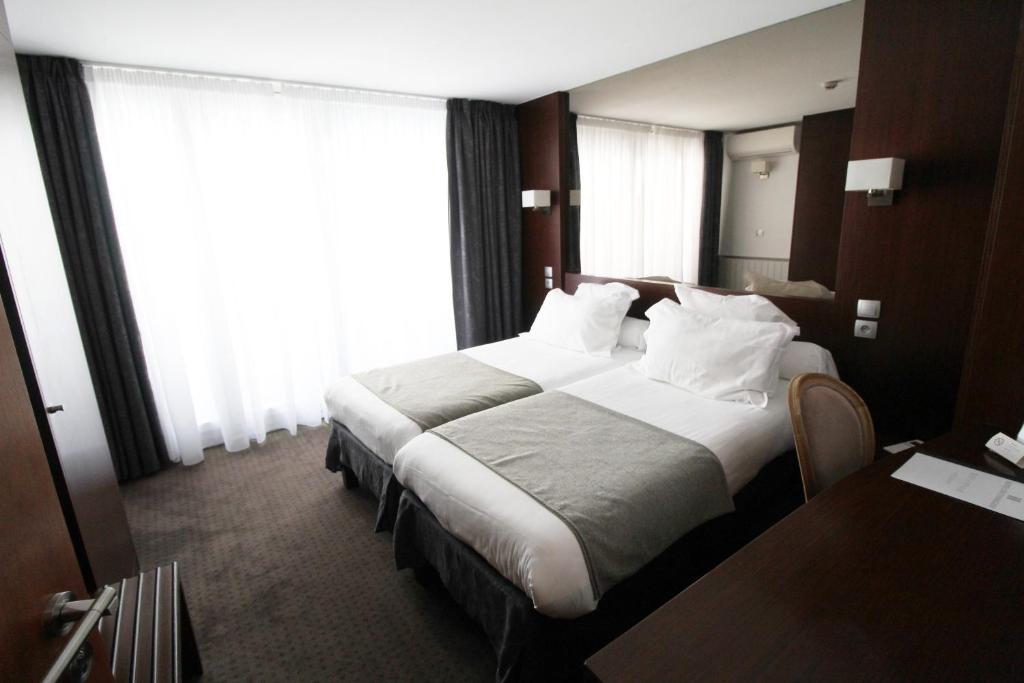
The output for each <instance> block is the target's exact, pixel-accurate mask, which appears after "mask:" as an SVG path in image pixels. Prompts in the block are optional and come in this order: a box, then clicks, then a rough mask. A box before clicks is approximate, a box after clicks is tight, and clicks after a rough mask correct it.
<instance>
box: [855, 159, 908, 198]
mask: <svg viewBox="0 0 1024 683" xmlns="http://www.w3.org/2000/svg"><path fill="white" fill-rule="evenodd" d="M905 163H906V162H905V161H904V160H903V159H896V158H894V157H887V158H885V159H861V160H859V161H851V162H850V163H849V164H848V165H847V167H846V191H847V192H867V193H868V206H889V205H890V204H892V199H893V193H894V192H895V191H896V190H902V189H903V166H904V164H905Z"/></svg>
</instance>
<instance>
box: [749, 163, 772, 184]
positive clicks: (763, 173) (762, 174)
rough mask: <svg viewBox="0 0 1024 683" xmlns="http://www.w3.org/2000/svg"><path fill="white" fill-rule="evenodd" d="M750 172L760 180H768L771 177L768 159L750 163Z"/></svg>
mask: <svg viewBox="0 0 1024 683" xmlns="http://www.w3.org/2000/svg"><path fill="white" fill-rule="evenodd" d="M750 170H751V171H752V172H753V173H754V175H756V176H757V179H758V180H768V176H769V175H771V173H770V170H769V168H768V160H767V159H754V160H753V161H751V162H750Z"/></svg>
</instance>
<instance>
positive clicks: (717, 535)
mask: <svg viewBox="0 0 1024 683" xmlns="http://www.w3.org/2000/svg"><path fill="white" fill-rule="evenodd" d="M802 501H803V495H802V492H801V487H800V473H799V469H798V467H797V464H796V456H795V455H794V454H793V453H792V452H790V453H787V454H785V455H782V456H779V457H778V458H776V459H775V460H773V461H772V462H771V463H769V464H768V465H766V466H765V467H764V469H762V471H761V472H760V474H758V476H757V477H756V478H755V479H754V480H753V481H752V482H750V484H748V485H747V486H746V487H745V488H744V489H743V490H742V491H740V492H739V493H738V494H737V495H736V496H735V502H736V511H735V512H733V513H730V514H728V515H724V516H722V517H719V518H717V519H714V520H711V521H710V522H707V523H705V524H703V525H701V526H699V527H697V528H696V529H694V530H693V531H691V532H690V533H688V534H687V535H686V536H684V537H683V538H681V539H680V540H679V541H677V542H676V543H675V544H674V545H673V546H671V547H670V548H669V549H668V550H666V551H665V552H664V553H662V554H661V555H659V556H658V557H657V558H655V560H653V561H652V562H651V563H650V564H648V565H647V566H646V567H644V568H643V569H641V570H640V571H639V572H638V573H637V574H635V575H634V576H632V577H630V578H629V579H627V580H625V581H623V582H622V583H620V584H619V585H617V586H615V587H614V588H612V589H611V590H610V591H608V592H607V593H606V594H605V596H604V597H603V598H602V599H601V603H600V606H599V607H598V609H597V610H596V611H595V612H592V613H591V614H588V615H585V616H583V617H580V618H578V619H571V620H565V619H553V618H550V617H546V616H544V615H542V614H540V613H539V612H537V611H536V610H535V609H534V608H533V604H532V603H531V602H530V599H529V598H528V597H527V596H526V595H525V594H524V593H523V592H522V591H521V590H519V589H518V588H517V587H516V586H514V585H513V584H512V583H511V582H509V581H508V580H507V579H505V578H504V577H503V576H501V575H500V574H498V572H496V571H495V570H494V569H493V568H492V567H491V566H490V565H489V564H488V563H487V561H486V560H484V559H483V558H482V557H481V556H480V555H478V554H477V553H476V551H474V550H473V549H471V548H470V547H469V546H467V545H465V544H464V543H462V542H461V541H459V540H458V539H456V538H455V537H454V536H452V535H451V534H449V533H448V532H447V531H446V530H445V529H444V528H443V527H442V526H441V525H440V523H439V522H438V521H437V519H436V518H435V517H434V515H433V514H431V512H430V511H429V510H428V509H427V508H426V506H424V505H423V503H422V502H420V500H419V498H417V497H416V496H415V495H414V494H413V493H412V492H411V491H405V492H403V493H402V495H401V497H400V500H399V502H398V509H397V514H396V516H395V523H394V547H395V562H396V564H397V566H398V568H399V569H407V568H411V569H413V570H414V571H415V572H416V574H417V578H419V579H420V580H421V581H423V582H429V581H430V580H435V581H436V580H437V579H439V580H440V582H441V583H442V584H443V585H444V587H445V588H447V590H448V593H449V594H450V595H451V596H452V598H453V599H454V600H455V601H456V602H458V603H459V604H460V605H461V606H462V608H463V609H464V610H465V611H466V613H467V614H468V615H469V616H470V617H471V618H473V619H474V620H475V621H476V622H477V623H478V624H480V626H481V627H482V628H483V630H484V632H485V633H486V634H487V636H488V638H489V640H490V641H491V645H492V647H493V648H494V652H495V655H496V656H497V660H498V662H497V664H498V665H497V671H496V672H495V680H496V681H499V683H504V682H507V681H551V680H576V679H579V678H580V677H581V675H582V674H583V668H582V663H583V660H584V659H586V658H587V657H589V656H590V655H591V654H593V653H594V652H596V651H597V650H598V649H600V648H601V647H603V646H604V645H606V644H607V643H609V642H611V641H612V640H613V639H614V638H616V637H617V636H618V635H620V634H621V633H623V632H624V631H626V630H627V629H628V628H630V627H631V626H633V625H634V624H636V623H637V622H639V621H640V620H641V619H642V618H644V617H645V616H647V615H648V614H650V613H651V612H653V611H654V610H655V609H656V608H657V607H659V606H661V605H662V604H664V603H665V602H667V601H668V600H669V599H670V598H671V597H673V596H674V595H676V594H677V593H679V592H680V591H681V590H683V589H684V588H686V587H687V586H689V585H690V584H691V583H693V582H694V581H696V580H697V579H698V578H700V577H701V576H703V575H704V574H706V573H707V572H708V571H709V570H711V569H712V568H713V567H714V566H715V565H717V564H718V563H719V562H721V561H722V560H724V559H725V558H727V557H728V556H729V555H731V554H732V553H733V552H735V551H736V550H738V549H739V548H741V547H742V546H743V545H745V544H746V543H748V542H749V541H751V540H752V539H753V538H755V537H756V536H757V535H759V534H760V533H761V532H763V531H764V530H765V529H767V528H768V527H769V526H771V525H772V524H774V523H775V522H777V521H778V520H779V519H781V518H782V517H784V516H785V515H787V514H789V512H791V511H792V510H794V509H796V507H797V506H799V505H800V503H801V502H802Z"/></svg>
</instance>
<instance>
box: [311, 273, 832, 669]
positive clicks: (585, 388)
mask: <svg viewBox="0 0 1024 683" xmlns="http://www.w3.org/2000/svg"><path fill="white" fill-rule="evenodd" d="M591 287H593V285H591ZM582 291H583V290H582V289H581V292H582ZM586 291H587V294H588V295H592V296H597V295H600V296H604V294H606V293H608V291H607V290H602V291H600V292H599V291H598V290H596V289H590V290H586ZM630 291H631V292H632V294H631V295H630V296H629V300H623V299H622V298H621V296H619V298H618V299H617V301H616V303H615V304H614V305H613V306H612V308H614V309H615V310H616V311H617V315H618V321H619V324H622V320H623V317H622V316H623V315H624V314H625V311H626V309H627V308H629V307H630V305H632V309H633V311H634V312H639V311H638V309H639V310H641V311H642V310H646V309H647V308H649V307H650V304H651V303H652V301H651V298H650V297H649V296H645V297H639V292H636V291H635V290H630ZM669 291H671V290H669ZM621 293H622V292H621V291H618V294H620V295H621ZM659 293H660V292H659ZM579 296H582V294H580V295H579ZM637 298H640V300H639V301H636V302H635V303H634V302H633V300H635V299H637ZM569 303H579V302H567V304H569ZM546 305H547V304H546ZM602 305H604V304H602ZM549 308H554V307H553V306H552V307H549ZM677 308H678V306H677ZM566 310H567V311H569V309H566ZM609 310H610V309H609ZM559 315H569V316H571V315H574V313H572V311H569V312H567V313H559ZM780 315H781V317H782V318H785V319H786V320H789V319H788V318H786V316H785V315H783V314H781V312H780ZM543 317H544V312H543V310H542V314H541V315H539V316H538V322H537V323H535V326H534V334H532V335H531V336H528V337H520V338H517V339H512V340H507V341H504V342H498V343H496V344H489V345H486V346H482V347H477V348H475V349H467V350H466V351H463V352H459V354H450V356H452V357H439V358H438V359H429V360H428V361H423V362H420V363H414V364H410V365H408V366H400V367H399V368H393V369H386V370H383V371H375V372H374V373H367V374H366V375H363V376H355V377H350V378H345V379H344V380H340V381H339V382H338V383H337V384H336V385H335V386H334V387H332V388H331V390H330V392H329V393H328V396H327V401H328V406H329V408H330V412H331V416H332V420H333V426H332V436H331V443H330V445H329V447H328V456H327V465H328V467H329V468H331V469H333V470H335V471H341V472H343V474H345V476H346V478H347V485H351V484H352V483H353V480H355V479H358V481H359V483H361V484H363V485H366V486H367V487H368V488H370V489H371V491H373V492H374V493H375V494H376V495H378V497H379V498H380V500H381V507H380V513H379V515H378V528H379V529H381V528H383V529H393V530H394V542H395V554H396V560H397V563H398V565H399V567H400V568H402V567H412V568H414V569H417V570H418V571H419V573H420V574H421V575H436V576H439V577H440V579H441V581H442V582H443V584H444V585H445V587H446V588H447V590H448V591H449V593H450V594H451V595H452V597H453V598H454V599H455V600H456V601H457V602H458V603H459V604H461V605H462V607H463V608H464V609H465V610H466V611H467V612H468V613H469V615H470V616H471V617H473V618H474V619H475V620H477V621H478V622H479V623H480V624H481V626H482V627H483V628H484V630H485V632H486V633H487V634H488V636H489V637H490V639H491V642H492V644H493V645H494V648H495V652H496V654H497V658H498V670H497V679H498V680H514V679H518V678H531V679H533V678H538V677H555V676H557V675H558V674H557V672H558V671H559V669H558V667H557V665H556V663H555V659H553V655H555V654H560V655H563V656H562V657H561V659H562V660H563V662H564V661H572V660H573V659H574V658H577V657H578V656H580V655H581V654H585V653H586V652H587V651H588V649H590V648H593V647H597V646H599V645H600V644H602V642H604V641H606V640H607V639H610V638H611V637H613V636H614V635H616V634H617V633H618V632H620V631H621V630H623V629H624V628H626V627H628V626H629V625H630V624H631V623H633V622H635V621H636V619H637V618H639V617H642V616H643V614H645V613H646V611H649V610H650V609H651V608H653V607H654V606H656V605H657V604H659V603H660V602H661V601H662V600H664V599H667V598H668V597H669V596H671V595H672V594H673V593H674V592H675V591H677V590H679V589H681V588H682V587H684V586H685V585H686V583H687V582H689V581H690V580H693V579H695V578H697V576H699V575H700V574H701V573H702V572H703V571H706V570H707V569H709V568H710V566H713V564H714V563H716V562H717V561H719V560H720V559H723V558H724V556H725V555H727V554H728V553H730V552H732V551H733V550H735V549H736V548H737V547H738V546H739V545H742V543H744V542H746V541H747V540H749V538H750V537H751V535H752V534H755V533H756V532H757V531H759V530H760V528H761V527H762V526H764V525H766V524H769V523H771V522H773V521H774V520H775V519H777V518H778V517H779V516H781V514H784V513H785V512H786V511H788V509H790V508H791V507H792V505H794V504H795V503H796V501H798V500H799V498H798V495H799V482H798V480H797V479H796V477H795V468H794V467H792V458H791V457H786V454H787V452H789V451H790V449H791V448H792V433H791V429H790V423H789V415H788V409H787V406H786V388H787V385H788V380H789V378H790V377H791V376H793V373H794V372H797V371H826V372H833V373H834V372H835V370H834V365H832V364H831V363H832V362H831V356H830V355H829V354H828V353H827V351H824V349H821V348H820V347H817V346H814V345H807V344H804V345H803V347H805V348H801V354H802V357H801V358H799V359H797V361H793V360H792V359H791V360H790V362H789V367H784V366H786V365H787V362H786V361H783V362H782V363H781V366H780V364H779V362H778V356H779V355H780V354H778V353H776V355H775V358H776V365H775V367H774V368H773V372H774V375H773V376H772V377H771V378H770V383H771V386H767V385H765V386H762V389H766V390H765V391H764V392H762V396H763V401H760V403H759V402H758V401H751V400H745V401H736V400H720V399H718V398H709V397H707V396H702V395H698V393H693V392H691V391H685V390H682V389H680V388H679V387H678V386H673V384H671V383H669V382H667V381H654V380H653V379H652V378H651V376H652V372H655V370H652V366H651V364H650V363H648V367H646V368H645V367H644V365H643V363H644V361H642V360H641V359H642V358H643V357H644V352H643V351H642V350H641V349H639V348H628V347H629V346H631V345H634V344H635V345H636V346H643V342H642V341H639V342H637V341H636V339H635V333H636V328H637V327H639V326H640V325H642V323H637V321H635V320H634V321H633V322H631V323H630V322H628V320H629V319H627V323H626V324H623V325H622V327H621V328H620V327H619V324H617V325H616V337H617V338H616V339H613V340H612V345H613V346H615V348H614V349H613V350H606V351H607V355H606V356H604V357H602V355H601V354H602V351H601V349H598V352H597V354H596V355H594V354H593V353H582V352H580V350H579V349H575V350H573V349H567V348H559V347H557V346H553V345H551V344H550V343H545V342H544V341H541V340H538V338H537V337H538V334H536V332H537V331H538V330H539V328H540V327H543V325H542V318H543ZM789 322H792V321H789ZM584 327H585V325H584ZM626 327H631V328H633V336H632V337H631V336H630V335H627V333H626ZM663 327H664V326H663ZM540 331H541V332H543V330H540ZM620 332H621V334H620ZM587 334H589V333H588V332H587V331H584V332H583V333H582V336H583V337H584V341H583V342H581V343H582V345H583V346H588V344H589V345H591V346H593V345H594V344H595V343H596V342H594V341H593V340H592V339H589V340H588V339H586V337H587ZM539 336H541V337H543V336H544V335H543V334H541V335H539ZM792 336H793V333H792V332H791V333H790V334H789V335H788V338H787V339H785V340H783V341H782V342H780V343H781V344H782V345H785V344H787V343H788V341H789V339H792ZM556 337H557V335H556ZM647 337H648V338H651V339H652V340H653V339H654V338H655V337H652V335H651V334H648V335H647ZM547 341H549V342H550V341H551V335H550V334H549V335H548V338H547ZM556 341H558V342H559V343H561V341H560V339H557V338H556ZM606 341H607V340H605V342H606ZM573 343H575V342H570V343H568V345H569V346H572V344H573ZM598 346H600V344H598ZM605 346H607V344H606V343H605ZM812 347H813V348H812ZM588 350H590V351H593V349H592V348H591V349H588ZM744 352H746V350H745V349H744ZM649 355H652V356H653V353H652V354H649ZM790 355H793V354H790ZM679 364H680V361H678V360H674V361H673V362H672V363H670V364H669V365H670V366H672V367H671V368H670V369H671V370H672V371H673V372H675V371H677V370H678V368H677V367H676V366H678V365H679ZM684 365H685V363H684ZM687 372H691V373H692V374H700V373H699V372H697V373H693V371H692V370H687ZM787 375H788V376H787ZM702 381H703V380H702ZM766 381H768V380H766ZM705 383H706V382H705ZM410 384H416V385H419V388H418V389H410V388H409V385H410ZM704 393H707V392H704ZM559 634H561V635H566V634H568V637H567V638H564V639H563V638H560V637H558V635H559ZM585 636H590V637H585ZM567 644H572V645H575V646H577V647H582V648H583V649H582V652H569V651H568V650H566V648H565V647H564V646H565V645H567Z"/></svg>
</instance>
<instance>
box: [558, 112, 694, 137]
mask: <svg viewBox="0 0 1024 683" xmlns="http://www.w3.org/2000/svg"><path fill="white" fill-rule="evenodd" d="M576 117H577V118H578V119H590V120H591V121H606V122H608V123H618V124H626V125H629V126H643V127H645V128H668V129H670V130H681V131H683V132H686V133H703V132H705V131H703V130H699V129H697V128H683V127H682V126H666V125H664V124H661V123H645V122H644V121H628V120H626V119H613V118H610V117H608V116H590V115H589V114H577V115H576Z"/></svg>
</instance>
